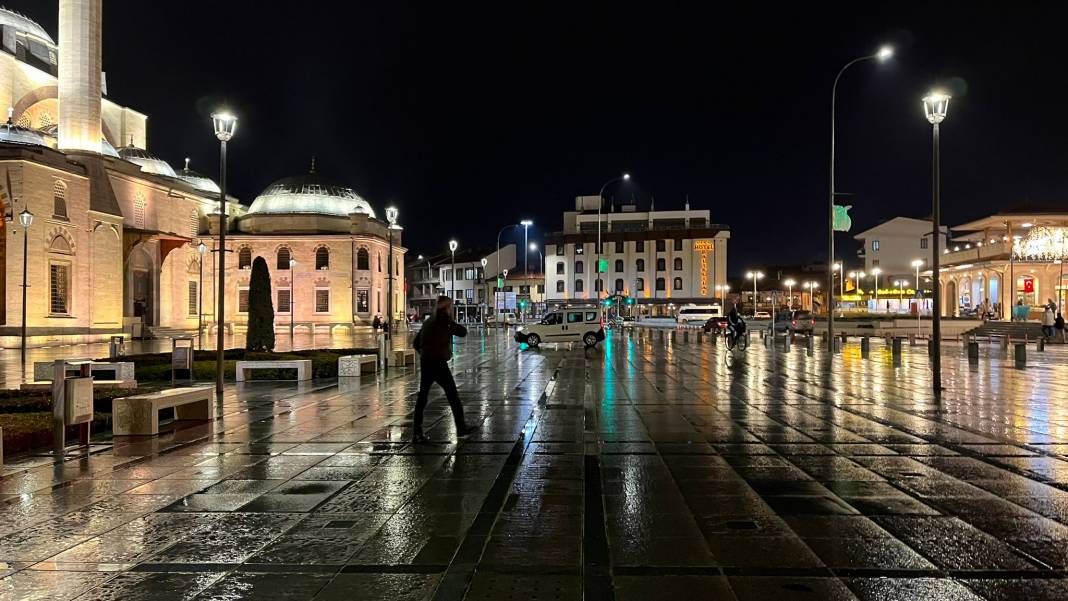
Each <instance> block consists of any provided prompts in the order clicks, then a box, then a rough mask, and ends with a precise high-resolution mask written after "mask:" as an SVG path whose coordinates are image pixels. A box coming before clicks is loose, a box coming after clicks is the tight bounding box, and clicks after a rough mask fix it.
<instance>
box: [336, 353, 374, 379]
mask: <svg viewBox="0 0 1068 601" xmlns="http://www.w3.org/2000/svg"><path fill="white" fill-rule="evenodd" d="M377 371H378V357H377V356H376V355H347V356H345V357H338V359H337V377H339V378H358V377H360V376H362V375H363V374H373V373H375V372H377Z"/></svg>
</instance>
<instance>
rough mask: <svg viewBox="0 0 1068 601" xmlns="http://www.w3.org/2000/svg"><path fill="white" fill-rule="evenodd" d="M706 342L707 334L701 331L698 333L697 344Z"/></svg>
mask: <svg viewBox="0 0 1068 601" xmlns="http://www.w3.org/2000/svg"><path fill="white" fill-rule="evenodd" d="M704 341H705V333H704V332H703V331H701V330H698V331H697V344H703V343H704Z"/></svg>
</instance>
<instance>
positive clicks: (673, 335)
mask: <svg viewBox="0 0 1068 601" xmlns="http://www.w3.org/2000/svg"><path fill="white" fill-rule="evenodd" d="M671 342H675V330H671Z"/></svg>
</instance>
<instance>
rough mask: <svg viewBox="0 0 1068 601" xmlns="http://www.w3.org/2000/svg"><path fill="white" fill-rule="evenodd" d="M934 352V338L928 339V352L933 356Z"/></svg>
mask: <svg viewBox="0 0 1068 601" xmlns="http://www.w3.org/2000/svg"><path fill="white" fill-rule="evenodd" d="M934 353H935V345H934V340H928V341H927V354H928V355H930V356H932V357H933V356H934Z"/></svg>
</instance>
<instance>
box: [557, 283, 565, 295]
mask: <svg viewBox="0 0 1068 601" xmlns="http://www.w3.org/2000/svg"><path fill="white" fill-rule="evenodd" d="M556 291H557V292H560V293H563V291H564V281H563V280H558V281H557V282H556Z"/></svg>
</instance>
